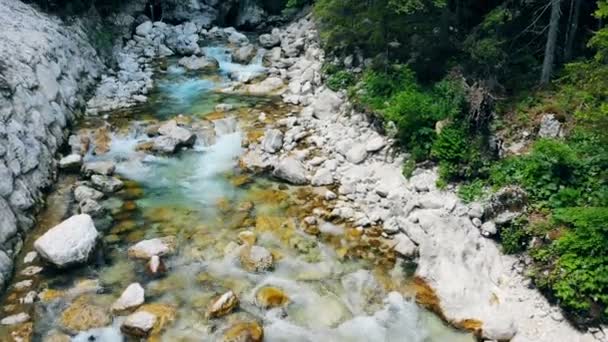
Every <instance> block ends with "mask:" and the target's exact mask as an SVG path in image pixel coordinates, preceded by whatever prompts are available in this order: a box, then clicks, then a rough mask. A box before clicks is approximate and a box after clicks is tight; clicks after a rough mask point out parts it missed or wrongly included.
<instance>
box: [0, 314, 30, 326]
mask: <svg viewBox="0 0 608 342" xmlns="http://www.w3.org/2000/svg"><path fill="white" fill-rule="evenodd" d="M29 320H30V315H28V314H27V313H25V312H21V313H18V314H16V315H12V316H8V317H4V318H3V319H2V320H0V324H2V325H15V324H21V323H25V322H27V321H29Z"/></svg>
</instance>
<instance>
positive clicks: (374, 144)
mask: <svg viewBox="0 0 608 342" xmlns="http://www.w3.org/2000/svg"><path fill="white" fill-rule="evenodd" d="M384 146H386V141H385V140H384V138H383V137H381V136H376V137H374V138H372V139H370V140H369V141H367V142H366V143H365V150H366V151H367V152H376V151H380V150H381V149H382V148H383V147H384Z"/></svg>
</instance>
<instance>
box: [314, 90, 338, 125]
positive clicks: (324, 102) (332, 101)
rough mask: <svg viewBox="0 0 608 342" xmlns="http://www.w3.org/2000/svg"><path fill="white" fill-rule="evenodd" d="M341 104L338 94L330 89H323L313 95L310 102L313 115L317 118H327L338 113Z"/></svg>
mask: <svg viewBox="0 0 608 342" xmlns="http://www.w3.org/2000/svg"><path fill="white" fill-rule="evenodd" d="M340 105H342V99H341V98H340V97H339V96H338V94H337V93H336V92H334V91H332V90H330V89H325V90H323V91H322V92H321V93H320V94H318V95H317V96H315V100H314V102H313V103H312V109H313V116H314V117H315V118H317V119H320V120H324V119H328V118H330V117H332V116H334V115H336V114H337V113H338V110H339V109H340Z"/></svg>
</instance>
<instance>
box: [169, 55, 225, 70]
mask: <svg viewBox="0 0 608 342" xmlns="http://www.w3.org/2000/svg"><path fill="white" fill-rule="evenodd" d="M177 64H179V65H181V66H183V67H184V68H186V69H188V70H199V71H215V70H217V69H218V68H219V67H220V65H219V63H218V61H217V60H215V59H213V58H209V57H204V56H203V57H198V56H188V57H182V58H181V59H180V60H179V61H178V62H177Z"/></svg>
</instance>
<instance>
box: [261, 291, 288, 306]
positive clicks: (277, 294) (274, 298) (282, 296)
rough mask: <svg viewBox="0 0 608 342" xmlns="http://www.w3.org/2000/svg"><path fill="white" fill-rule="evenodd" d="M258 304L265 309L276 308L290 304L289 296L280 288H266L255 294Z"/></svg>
mask: <svg viewBox="0 0 608 342" xmlns="http://www.w3.org/2000/svg"><path fill="white" fill-rule="evenodd" d="M255 299H256V304H257V305H258V306H260V307H261V308H263V309H269V308H276V307H281V306H285V305H287V304H289V301H290V300H289V296H287V294H286V293H285V292H284V291H283V290H281V289H280V288H278V287H272V286H266V287H263V288H261V289H259V290H258V292H257V293H256V294H255Z"/></svg>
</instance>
